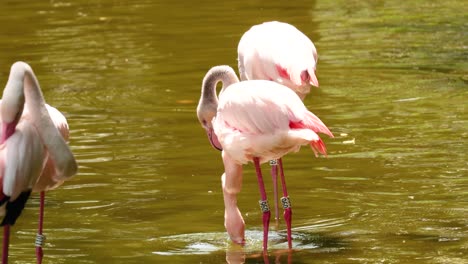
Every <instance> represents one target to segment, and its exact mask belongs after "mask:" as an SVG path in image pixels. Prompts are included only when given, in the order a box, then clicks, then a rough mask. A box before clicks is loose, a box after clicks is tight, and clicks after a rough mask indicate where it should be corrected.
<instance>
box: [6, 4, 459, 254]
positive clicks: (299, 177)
mask: <svg viewBox="0 0 468 264" xmlns="http://www.w3.org/2000/svg"><path fill="white" fill-rule="evenodd" d="M0 10H1V13H2V16H0V24H1V26H0V36H2V38H0V50H1V52H0V69H1V70H0V82H1V83H6V79H7V77H8V69H9V67H10V65H11V64H12V63H13V62H14V61H16V60H24V61H27V62H29V63H30V64H31V65H32V67H33V68H34V70H35V72H36V74H37V76H38V78H39V81H40V83H41V86H42V88H43V92H44V94H45V97H46V99H47V101H48V103H49V104H51V105H54V106H56V107H57V108H59V109H60V110H61V111H62V112H63V113H64V114H65V115H66V116H67V118H68V122H69V125H70V128H71V140H70V145H71V146H72V148H73V151H74V153H75V155H76V157H77V159H78V162H79V165H80V171H79V174H78V175H77V176H76V177H75V178H73V179H72V180H70V181H69V182H67V183H65V184H64V185H63V186H62V187H61V188H59V189H57V190H55V191H52V192H49V193H48V194H47V200H46V202H47V207H46V212H45V217H46V222H45V233H46V235H47V237H48V239H47V243H46V247H45V262H46V263H225V262H227V260H228V261H229V262H231V263H241V262H246V263H262V262H263V261H264V259H263V257H262V256H261V220H260V219H261V216H260V212H259V209H258V205H257V200H258V190H257V185H256V179H255V177H254V171H253V168H252V166H251V165H250V166H248V167H247V168H246V170H245V174H246V176H245V177H244V187H243V190H242V193H241V195H240V200H239V205H240V208H241V210H242V212H243V214H244V217H245V220H246V224H247V233H246V235H247V245H246V246H245V247H244V248H242V247H238V246H235V245H232V244H231V243H229V241H228V238H227V235H226V234H225V231H224V227H223V202H222V194H221V190H220V175H221V173H222V171H223V167H222V164H221V160H220V157H219V153H218V152H217V151H215V150H213V149H212V148H211V147H210V146H209V144H208V141H207V140H206V136H205V135H204V132H203V130H202V129H201V128H200V126H199V124H198V121H197V119H196V115H195V108H196V104H197V101H198V97H199V92H200V85H201V80H202V78H203V76H204V74H205V73H206V71H207V70H208V69H209V68H210V67H211V66H214V65H218V64H229V65H231V66H233V67H236V63H237V62H236V56H237V55H236V48H237V43H238V41H239V38H240V36H241V35H242V33H243V32H244V31H246V30H247V29H248V28H249V27H250V26H251V25H253V24H257V23H260V22H263V21H269V20H282V21H285V22H289V23H292V24H294V25H296V26H297V27H298V28H300V29H301V30H302V31H303V32H304V33H305V34H307V35H308V36H309V37H310V38H312V39H313V41H314V42H315V44H316V46H317V49H318V51H319V57H320V58H319V66H318V78H319V81H320V88H319V89H313V91H312V92H311V94H310V95H309V96H308V97H307V99H306V100H305V104H306V105H307V106H308V107H309V109H311V110H312V111H313V112H314V113H316V114H317V115H318V116H319V117H321V119H322V120H323V121H324V122H325V123H326V124H327V125H328V126H329V127H330V128H331V130H332V131H333V132H334V133H335V135H337V137H336V138H335V139H325V143H326V144H327V147H328V149H329V157H328V158H319V159H316V158H314V157H313V154H312V152H311V151H310V150H308V149H305V148H304V149H303V150H302V151H301V152H299V153H296V154H291V155H289V156H287V157H285V158H284V163H285V170H286V177H287V182H288V187H289V192H290V196H291V199H292V204H293V210H294V217H293V236H294V251H292V252H289V253H288V251H287V250H285V249H286V248H287V244H286V238H285V230H284V228H285V227H284V223H283V222H282V221H280V223H279V225H278V228H275V226H274V225H273V227H272V230H271V232H270V236H271V239H270V243H269V246H270V251H269V261H270V262H272V263H275V261H276V263H466V262H467V259H468V257H467V254H466V252H468V251H467V248H468V239H467V237H468V235H467V234H468V233H467V232H468V220H467V219H468V217H467V216H468V213H467V208H468V202H467V201H468V200H467V191H466V190H467V187H468V181H467V178H466V177H467V168H468V166H467V159H466V149H467V143H466V142H467V136H468V126H467V120H468V116H467V112H466V109H465V108H466V99H467V95H468V92H467V81H468V77H467V76H468V75H467V70H468V65H467V58H468V56H467V55H468V52H467V45H468V43H467V40H468V37H467V33H466V32H467V23H468V20H467V16H466V13H467V9H466V7H465V5H464V3H463V1H444V2H443V3H442V2H441V3H429V2H427V1H405V2H397V1H395V2H394V3H389V1H294V3H293V2H291V1H283V2H278V3H274V2H271V1H235V2H229V3H224V2H223V3H222V4H221V3H218V2H214V1H205V2H202V3H195V2H189V1H187V2H185V3H183V2H177V1H176V2H174V1H132V2H131V3H128V1H111V0H103V1H91V2H90V1H2V2H0ZM264 169H265V170H268V168H267V167H266V166H265V167H264ZM270 184H271V183H270V181H269V180H267V187H268V188H270V186H271V185H270ZM270 197H271V194H270ZM37 211H38V195H34V196H33V197H32V199H31V200H30V201H29V203H28V205H27V207H26V209H25V211H24V213H23V215H22V217H21V218H20V220H19V221H18V222H17V224H16V225H15V226H14V228H13V229H12V237H11V247H10V253H11V255H10V262H11V263H33V262H34V248H33V241H34V234H35V232H36V225H37V217H38V212H37Z"/></svg>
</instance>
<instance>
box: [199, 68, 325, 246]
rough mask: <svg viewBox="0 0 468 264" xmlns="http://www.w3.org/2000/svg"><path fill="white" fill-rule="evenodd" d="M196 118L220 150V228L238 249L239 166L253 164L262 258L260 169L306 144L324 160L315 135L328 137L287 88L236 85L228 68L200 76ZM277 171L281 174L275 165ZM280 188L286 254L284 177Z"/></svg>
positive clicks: (240, 236)
mask: <svg viewBox="0 0 468 264" xmlns="http://www.w3.org/2000/svg"><path fill="white" fill-rule="evenodd" d="M218 82H221V83H222V84H223V86H222V89H221V91H220V95H219V99H218V98H217V95H216V85H217V83H218ZM197 116H198V119H199V121H200V123H201V125H202V127H203V128H204V129H205V130H206V131H207V134H208V138H209V140H210V142H211V144H212V145H213V146H214V147H216V148H218V149H222V159H223V164H224V169H225V172H224V174H223V175H222V176H221V179H222V188H223V198H224V206H225V213H224V218H225V221H224V225H225V228H226V231H227V232H228V234H229V236H230V238H231V240H232V241H233V242H235V243H238V244H244V243H245V238H244V231H245V221H244V219H243V218H242V215H241V213H240V210H239V208H238V207H237V194H238V193H239V192H240V190H241V187H242V165H243V164H246V163H248V162H253V163H254V165H255V169H256V174H257V181H258V185H259V190H260V196H261V200H260V207H261V210H262V215H263V216H262V219H263V220H262V222H263V250H264V252H266V250H267V245H268V228H269V221H270V210H269V206H268V202H267V197H266V192H265V187H264V183H263V177H262V173H261V169H260V164H261V163H264V162H266V161H269V160H272V159H280V158H281V157H282V156H284V155H286V154H287V153H289V152H295V151H298V150H299V149H300V147H301V146H302V145H306V144H309V145H310V146H311V148H312V150H313V151H314V152H315V154H316V156H317V155H318V154H323V155H326V148H325V145H324V143H323V141H322V140H321V139H320V137H319V136H318V135H317V133H318V132H320V133H324V134H326V135H328V136H330V137H333V134H332V133H331V132H330V130H329V129H328V128H327V127H326V126H325V124H323V123H322V121H321V120H320V119H319V118H318V117H317V116H315V115H314V114H313V113H312V112H310V111H308V110H307V108H306V107H305V106H304V104H303V103H302V101H301V99H300V98H299V97H298V96H297V94H295V93H294V92H293V91H292V90H291V89H289V88H288V87H286V86H284V85H281V84H278V83H276V82H272V81H266V80H251V81H243V82H239V79H238V78H237V76H236V74H235V72H234V70H233V69H232V68H231V67H229V66H215V67H213V68H211V69H210V70H209V71H208V73H207V74H206V75H205V77H204V79H203V83H202V89H201V97H200V101H199V104H198V107H197ZM279 166H280V168H281V172H283V170H282V162H281V160H279ZM281 182H282V187H283V188H282V190H283V195H284V197H283V199H282V202H283V206H284V209H285V212H284V217H285V221H286V225H287V239H288V246H289V248H291V244H292V242H291V241H292V238H291V213H292V211H291V207H290V203H289V197H288V193H287V188H286V182H285V178H284V173H281Z"/></svg>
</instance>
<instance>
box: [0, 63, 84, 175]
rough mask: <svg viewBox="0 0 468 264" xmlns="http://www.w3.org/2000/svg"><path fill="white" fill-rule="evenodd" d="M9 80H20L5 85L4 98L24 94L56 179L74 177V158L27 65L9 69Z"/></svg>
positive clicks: (75, 165) (20, 64)
mask: <svg viewBox="0 0 468 264" xmlns="http://www.w3.org/2000/svg"><path fill="white" fill-rule="evenodd" d="M10 78H20V80H16V81H13V83H14V84H16V85H14V87H8V84H7V87H6V88H5V92H4V96H5V95H6V94H7V93H24V99H25V103H26V104H27V106H28V109H29V114H30V115H31V120H32V122H33V123H34V125H35V126H36V128H37V130H38V133H39V135H40V137H41V139H42V141H43V143H44V144H45V146H46V148H47V150H48V152H49V155H50V157H51V159H52V160H53V161H54V163H55V167H56V172H57V177H58V178H63V177H70V176H72V175H74V174H75V173H76V171H77V164H76V161H75V158H74V156H73V153H72V152H71V150H70V148H69V147H68V145H67V143H66V142H65V140H64V139H63V137H62V136H61V135H60V132H59V131H58V129H57V128H56V127H55V125H54V123H53V121H52V119H51V118H50V115H49V112H48V111H47V108H46V105H45V104H46V102H45V100H44V96H43V95H42V91H41V88H40V86H39V82H38V81H37V78H36V76H35V75H34V72H33V70H32V69H31V67H30V66H29V65H28V64H26V63H24V62H17V63H15V64H13V66H12V67H11V73H10ZM21 79H22V80H21ZM9 81H10V80H9ZM9 88H10V89H9ZM7 96H8V95H7Z"/></svg>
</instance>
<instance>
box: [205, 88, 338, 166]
mask: <svg viewBox="0 0 468 264" xmlns="http://www.w3.org/2000/svg"><path fill="white" fill-rule="evenodd" d="M213 128H214V132H215V134H216V135H217V137H218V140H219V142H220V143H221V145H222V147H223V150H224V151H226V152H227V153H228V154H229V155H230V156H231V158H233V159H234V160H235V161H236V162H238V163H239V164H246V163H247V162H249V161H252V159H253V158H254V157H258V158H259V159H260V163H263V162H266V161H269V160H272V159H278V158H281V157H282V156H284V155H286V154H287V153H289V152H295V151H298V150H299V148H300V147H301V146H302V145H306V144H311V146H312V147H313V149H314V150H315V151H317V152H319V153H321V154H326V150H325V147H324V145H323V142H322V140H321V139H320V137H319V136H318V135H317V133H316V132H321V133H324V134H327V135H329V136H332V134H331V132H330V130H328V128H327V127H326V126H325V125H324V124H323V123H322V121H320V119H319V118H318V117H316V116H315V115H314V114H313V113H311V112H310V111H308V110H307V108H306V107H305V106H304V104H303V103H302V101H301V100H300V98H299V97H298V96H297V95H296V94H295V93H294V92H293V91H292V90H290V89H288V88H287V87H285V86H283V85H280V84H278V83H275V82H271V81H264V80H254V81H243V82H239V83H235V84H232V85H231V86H229V87H228V88H227V89H226V90H225V91H224V92H222V93H221V94H220V97H219V104H218V111H217V114H216V117H215V119H214V121H213Z"/></svg>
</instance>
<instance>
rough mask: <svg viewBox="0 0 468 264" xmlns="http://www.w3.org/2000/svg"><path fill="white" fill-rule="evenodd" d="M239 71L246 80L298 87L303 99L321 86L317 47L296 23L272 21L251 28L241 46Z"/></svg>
mask: <svg viewBox="0 0 468 264" xmlns="http://www.w3.org/2000/svg"><path fill="white" fill-rule="evenodd" d="M237 53H238V63H239V74H240V79H241V80H242V81H245V80H270V81H275V82H277V83H280V84H283V85H285V86H287V87H289V88H291V89H292V90H294V91H295V92H296V93H297V95H299V97H301V99H304V98H305V96H306V95H307V94H308V93H309V92H310V86H311V85H313V86H316V87H318V86H319V82H318V80H317V76H316V74H315V71H316V69H317V59H318V55H317V49H316V48H315V46H314V44H313V43H312V41H311V40H310V39H309V38H308V37H307V36H306V35H304V33H302V32H301V31H299V30H298V29H297V28H296V27H294V26H293V25H290V24H287V23H283V22H278V21H271V22H265V23H263V24H259V25H255V26H253V27H251V28H250V29H249V30H248V31H247V32H245V33H244V35H243V36H242V37H241V39H240V41H239V45H238V47H237Z"/></svg>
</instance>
